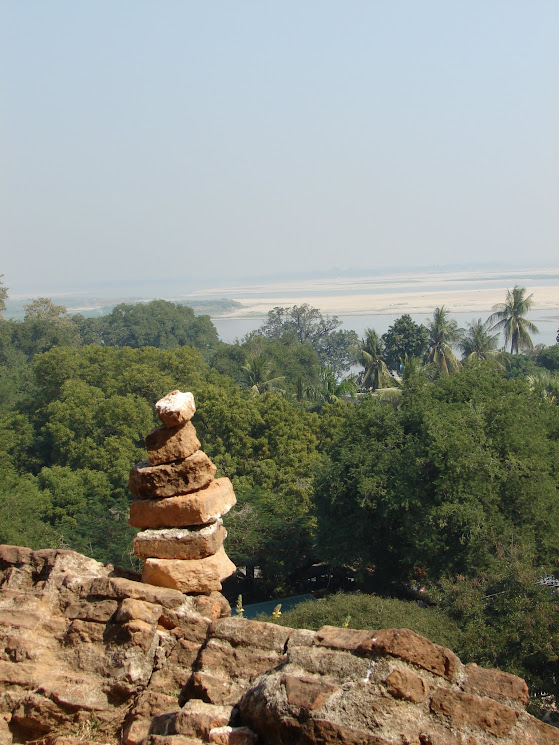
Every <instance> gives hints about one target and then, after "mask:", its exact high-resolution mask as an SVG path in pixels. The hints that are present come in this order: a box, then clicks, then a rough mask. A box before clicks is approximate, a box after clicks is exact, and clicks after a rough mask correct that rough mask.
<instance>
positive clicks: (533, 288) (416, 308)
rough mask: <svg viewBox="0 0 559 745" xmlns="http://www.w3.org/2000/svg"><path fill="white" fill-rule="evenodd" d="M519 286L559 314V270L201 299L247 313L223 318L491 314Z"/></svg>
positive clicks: (363, 281) (368, 281)
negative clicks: (281, 311)
mask: <svg viewBox="0 0 559 745" xmlns="http://www.w3.org/2000/svg"><path fill="white" fill-rule="evenodd" d="M515 284H518V285H519V286H521V287H526V289H527V293H528V294H533V310H545V311H553V310H557V312H558V313H559V270H553V269H550V270H539V271H532V272H529V271H524V272H493V273H487V272H483V273H482V272H477V273H476V272H473V273H472V272H454V273H447V272H441V273H435V272H433V273H427V272H426V273H417V274H409V275H402V274H394V275H385V276H376V277H358V278H340V279H312V280H292V281H279V282H274V283H272V282H269V283H260V284H257V283H253V284H248V283H247V284H245V285H239V286H237V287H228V288H225V287H224V288H213V289H211V290H201V291H200V292H199V293H196V295H197V297H198V298H199V299H200V300H202V299H204V297H210V296H213V297H228V298H232V299H234V300H236V301H238V302H239V303H242V305H243V307H242V308H238V309H235V310H233V311H231V312H228V313H226V314H223V315H222V317H223V318H226V317H227V318H246V317H256V316H265V315H266V314H267V312H268V311H269V310H271V309H272V308H274V307H276V306H292V305H301V304H302V303H308V304H309V305H312V306H314V307H316V308H318V309H319V310H320V311H321V312H323V313H329V314H333V315H343V316H350V315H372V314H374V315H377V314H383V313H387V314H394V313H429V314H430V313H432V311H433V309H434V308H436V307H437V306H441V305H444V306H446V307H447V308H448V309H449V311H450V312H452V313H468V312H474V313H480V312H481V313H488V312H490V311H491V309H492V308H493V306H494V305H495V304H496V303H501V302H504V300H505V297H506V292H507V289H509V288H512V287H513V286H514V285H515Z"/></svg>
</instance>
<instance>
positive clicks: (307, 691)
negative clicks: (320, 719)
mask: <svg viewBox="0 0 559 745" xmlns="http://www.w3.org/2000/svg"><path fill="white" fill-rule="evenodd" d="M281 682H282V683H283V685H284V686H285V692H286V695H287V703H288V704H290V705H291V706H300V707H303V708H304V709H307V710H309V711H313V710H314V709H320V707H321V706H322V705H323V704H324V703H325V702H326V701H328V699H329V698H330V696H331V695H332V694H333V693H334V691H337V690H338V686H334V685H330V683H325V682H324V681H321V680H320V679H316V678H309V677H305V676H301V677H297V676H294V675H284V676H283V677H282V679H281Z"/></svg>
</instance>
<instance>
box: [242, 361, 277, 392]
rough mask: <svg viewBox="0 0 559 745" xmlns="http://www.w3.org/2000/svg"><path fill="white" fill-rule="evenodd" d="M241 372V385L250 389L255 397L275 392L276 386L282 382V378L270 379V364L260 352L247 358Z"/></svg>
mask: <svg viewBox="0 0 559 745" xmlns="http://www.w3.org/2000/svg"><path fill="white" fill-rule="evenodd" d="M242 371H243V379H242V385H244V386H245V387H246V388H250V390H251V391H252V393H253V394H254V395H256V396H257V395H259V394H260V393H264V392H265V391H270V390H274V389H275V390H277V386H278V385H279V383H280V381H282V380H283V376H276V377H272V374H271V367H270V363H269V361H268V359H267V358H266V355H265V354H263V353H262V352H259V353H257V354H254V355H252V356H251V357H249V358H248V360H247V361H246V364H244V365H243V367H242ZM278 392H279V391H278Z"/></svg>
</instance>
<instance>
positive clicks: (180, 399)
mask: <svg viewBox="0 0 559 745" xmlns="http://www.w3.org/2000/svg"><path fill="white" fill-rule="evenodd" d="M155 410H156V411H157V416H158V417H159V418H160V419H161V421H162V422H163V424H166V425H167V427H176V426H177V425H178V424H186V422H188V421H190V420H191V419H192V417H193V416H194V414H195V413H196V405H195V404H194V396H193V395H192V393H190V392H187V393H183V392H182V391H171V393H168V394H167V395H166V396H163V398H160V399H159V401H158V402H157V403H156V404H155Z"/></svg>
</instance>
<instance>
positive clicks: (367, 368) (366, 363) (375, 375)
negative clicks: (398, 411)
mask: <svg viewBox="0 0 559 745" xmlns="http://www.w3.org/2000/svg"><path fill="white" fill-rule="evenodd" d="M357 361H358V362H359V364H360V365H363V368H364V370H363V372H362V373H360V374H359V382H360V384H361V387H362V388H365V389H366V390H372V391H376V390H377V388H389V387H391V386H393V385H394V382H395V381H394V378H393V377H392V375H391V374H390V370H389V369H388V367H387V366H386V362H385V361H384V342H383V341H382V339H381V338H380V337H379V335H378V334H377V332H376V331H374V330H373V329H365V336H364V337H363V339H362V340H361V349H360V350H359V351H358V353H357Z"/></svg>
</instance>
